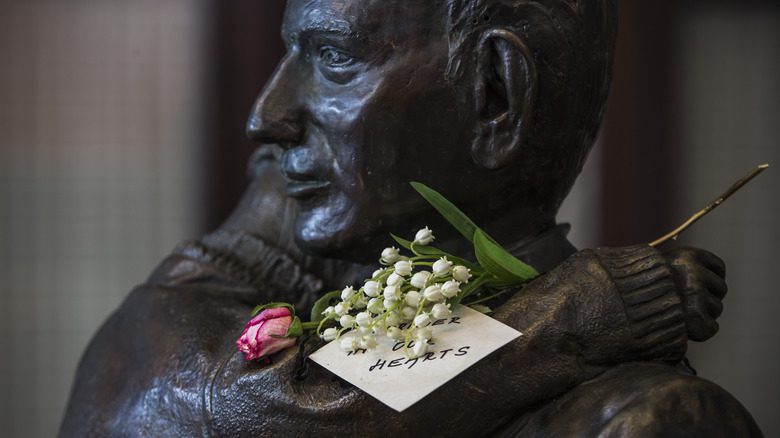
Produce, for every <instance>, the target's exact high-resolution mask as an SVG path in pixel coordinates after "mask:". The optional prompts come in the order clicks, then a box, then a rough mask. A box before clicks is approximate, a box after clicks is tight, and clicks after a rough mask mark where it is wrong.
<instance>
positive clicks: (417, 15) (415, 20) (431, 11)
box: [283, 0, 446, 36]
mask: <svg viewBox="0 0 780 438" xmlns="http://www.w3.org/2000/svg"><path fill="white" fill-rule="evenodd" d="M444 4H445V1H443V0H289V1H288V2H287V8H286V10H285V15H284V23H283V33H284V34H286V35H296V34H299V33H302V32H305V31H307V30H322V31H327V32H332V33H340V34H345V35H346V34H352V35H359V34H370V33H381V34H386V35H388V36H389V35H396V36H397V35H399V34H407V35H419V34H420V31H421V30H425V31H426V32H423V34H427V33H428V32H430V30H431V28H432V26H436V25H439V24H441V23H443V22H444V21H443V18H444V14H445V11H446V8H445V7H444Z"/></svg>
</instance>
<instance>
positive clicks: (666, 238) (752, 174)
mask: <svg viewBox="0 0 780 438" xmlns="http://www.w3.org/2000/svg"><path fill="white" fill-rule="evenodd" d="M768 168H769V165H768V164H761V165H760V166H756V168H754V169H753V170H751V171H750V172H749V173H748V174H747V175H745V176H743V177H742V178H740V179H739V180H737V182H735V183H734V184H732V186H731V187H729V188H728V190H726V191H725V192H723V193H722V194H721V195H720V196H718V197H717V198H715V199H714V200H713V201H712V202H710V203H709V204H707V205H706V206H705V207H704V208H702V209H701V210H699V211H697V212H696V213H695V214H694V215H693V216H691V217H690V218H688V220H687V221H685V222H683V223H682V225H680V226H679V227H677V228H675V229H674V230H672V231H670V232H668V233H666V234H665V235H663V236H662V237H659V238H658V239H656V240H654V241H652V242H650V243H649V244H648V245H650V246H659V245H661V244H663V243H666V242H667V241H669V240H676V239H677V237H678V236H679V235H680V234H682V232H683V231H685V230H687V229H688V228H690V227H691V225H693V224H695V223H696V222H697V221H698V220H699V219H701V218H703V217H704V216H705V215H706V214H707V213H709V212H711V211H712V210H715V208H716V207H718V206H719V205H720V204H723V202H725V201H726V199H728V198H729V197H730V196H731V195H733V194H734V193H736V192H737V191H738V190H739V189H741V188H742V187H743V186H744V185H745V184H747V183H749V182H750V181H751V180H752V179H753V178H755V177H757V176H758V175H759V174H760V173H761V172H763V171H765V170H766V169H768Z"/></svg>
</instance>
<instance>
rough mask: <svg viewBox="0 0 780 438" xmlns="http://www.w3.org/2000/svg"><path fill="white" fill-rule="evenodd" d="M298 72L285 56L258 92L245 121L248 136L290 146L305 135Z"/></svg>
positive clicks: (259, 140) (264, 141)
mask: <svg viewBox="0 0 780 438" xmlns="http://www.w3.org/2000/svg"><path fill="white" fill-rule="evenodd" d="M299 87H300V84H296V80H295V75H294V72H293V71H292V65H291V61H290V59H289V58H285V59H284V60H283V61H282V62H281V64H279V66H278V67H277V69H276V72H275V73H274V76H273V77H272V78H271V80H270V81H269V82H268V84H266V86H265V88H264V89H263V91H262V92H261V93H260V96H258V98H257V100H256V101H255V104H254V106H253V108H252V112H251V113H250V115H249V120H248V121H247V125H246V134H247V136H248V137H249V138H250V139H251V140H253V141H256V142H259V143H264V144H279V145H280V146H283V147H289V146H291V145H295V144H297V143H298V142H299V141H300V140H301V137H302V135H303V125H302V109H301V107H302V106H301V105H300V101H299V95H298V92H297V90H298V89H299Z"/></svg>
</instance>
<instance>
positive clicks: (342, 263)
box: [60, 0, 761, 437]
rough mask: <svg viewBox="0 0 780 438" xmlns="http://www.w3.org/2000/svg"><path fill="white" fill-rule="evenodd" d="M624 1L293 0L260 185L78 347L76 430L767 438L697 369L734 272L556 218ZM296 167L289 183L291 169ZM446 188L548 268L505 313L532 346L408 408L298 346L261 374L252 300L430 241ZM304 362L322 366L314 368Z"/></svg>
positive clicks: (306, 290)
mask: <svg viewBox="0 0 780 438" xmlns="http://www.w3.org/2000/svg"><path fill="white" fill-rule="evenodd" d="M615 8H616V1H614V0H579V1H578V0H446V1H445V0H425V1H415V0H402V1H397V2H389V1H385V0H370V1H367V0H290V1H288V5H287V10H286V14H285V19H284V26H283V30H282V34H283V37H284V40H285V42H286V44H287V47H288V53H287V55H286V56H285V58H284V59H283V60H282V61H281V63H280V64H279V66H278V68H277V71H276V73H275V75H274V77H273V78H272V79H271V81H270V82H269V83H268V84H267V85H266V88H265V90H264V91H263V93H262V94H261V95H260V97H259V98H258V100H257V103H256V106H255V108H254V109H253V111H252V114H251V116H250V118H249V123H248V127H247V131H248V134H249V136H250V137H252V138H253V139H255V140H257V141H258V142H259V143H261V144H263V145H265V146H264V147H262V148H261V149H259V150H258V152H257V153H256V154H255V156H254V158H253V160H252V163H250V166H251V168H252V170H253V174H254V179H253V181H252V184H251V186H250V187H249V189H248V190H247V193H246V195H245V197H244V199H243V200H242V202H241V204H240V205H239V207H238V208H237V209H236V211H235V213H234V214H233V216H232V217H231V218H230V219H229V220H228V221H227V222H226V223H225V224H224V225H223V226H222V227H221V228H220V229H219V230H217V231H216V232H214V233H212V234H210V235H208V236H206V237H204V238H203V239H200V240H199V241H193V242H185V243H184V244H182V245H181V246H180V247H179V248H177V249H176V250H175V251H174V253H173V254H172V255H171V256H169V257H168V258H166V259H165V260H164V261H163V262H162V264H161V265H160V266H159V267H158V268H157V269H156V270H155V272H154V273H153V274H152V275H151V277H150V278H149V280H148V281H147V282H146V283H145V284H144V285H142V286H140V287H138V288H137V289H135V290H134V291H133V292H131V294H130V295H129V296H128V298H127V299H126V300H125V302H124V303H123V304H122V306H121V307H120V308H119V309H118V310H117V311H116V312H115V313H114V314H113V315H112V316H111V317H110V319H109V320H108V321H107V322H106V323H105V325H104V326H103V327H102V328H101V330H100V331H99V333H98V334H97V335H96V337H95V339H94V340H93V341H92V343H91V345H90V346H89V348H88V350H87V352H86V353H85V355H84V357H83V359H82V362H81V364H80V367H79V371H78V374H77V376H76V381H75V383H74V388H73V392H72V395H71V400H70V403H69V406H68V409H67V413H66V417H65V421H64V423H63V426H62V429H61V432H60V434H61V436H63V437H69V436H79V437H81V436H106V435H121V436H125V435H129V436H320V435H335V434H341V435H345V434H346V435H350V436H351V435H358V436H418V435H419V436H425V435H431V436H481V435H496V436H597V435H598V436H667V435H672V436H760V435H761V433H760V431H759V430H758V428H757V426H756V424H755V422H754V421H753V419H752V418H751V417H750V415H749V414H748V412H747V411H746V410H745V409H744V408H743V407H742V406H741V405H740V404H739V402H737V401H736V400H735V399H734V398H733V397H732V396H730V395H729V394H728V393H727V392H725V391H724V390H723V389H721V388H720V387H718V386H717V385H715V384H713V383H710V382H708V381H706V380H703V379H700V378H698V377H696V376H694V375H693V373H692V370H691V369H690V367H688V366H687V364H686V362H685V361H684V354H685V350H686V344H687V342H688V340H689V339H692V340H697V341H703V340H706V339H708V338H709V337H711V336H712V335H714V334H715V332H716V331H717V323H716V321H715V320H716V318H717V317H718V316H719V314H720V312H721V309H722V305H721V299H722V298H723V296H724V295H725V293H726V284H725V282H724V275H725V267H724V266H723V263H722V261H720V259H718V258H717V257H716V256H714V255H712V254H710V253H708V252H706V251H703V250H698V249H678V250H673V251H670V252H667V253H661V252H659V251H658V250H656V249H654V248H651V247H649V246H646V245H638V246H633V247H627V248H615V249H595V250H584V251H579V252H577V251H576V249H575V248H574V247H573V246H572V245H571V244H570V243H569V242H568V241H567V240H566V231H567V227H566V226H564V225H556V223H555V216H556V212H557V210H558V207H559V205H560V203H561V201H562V200H563V198H564V197H565V196H566V194H567V193H568V191H569V189H570V187H571V185H572V184H573V181H574V179H575V177H576V175H577V174H578V173H579V171H580V169H581V167H582V164H583V162H584V160H585V157H586V155H587V153H588V150H589V149H590V147H591V145H592V143H593V140H594V137H595V135H596V131H597V128H598V125H599V122H600V119H601V114H602V111H603V105H604V101H605V99H606V96H607V92H608V87H609V82H610V69H611V63H612V53H613V45H614V38H615V30H616V23H615V17H616V11H615ZM280 169H281V172H280ZM411 180H418V181H422V182H424V183H426V184H428V185H430V186H432V187H435V188H437V189H438V190H440V191H442V192H443V193H444V194H445V195H447V196H448V197H449V198H450V199H451V200H452V201H453V202H455V203H456V204H458V205H459V206H461V207H462V208H463V209H464V210H465V211H466V212H467V213H468V214H469V215H470V216H471V217H473V218H474V219H475V221H476V222H477V223H479V224H481V225H483V226H484V227H485V228H486V229H487V231H488V232H489V233H490V234H491V235H492V236H494V237H496V239H497V240H498V241H499V242H502V243H503V244H505V246H507V248H508V249H510V250H511V251H512V252H513V253H514V254H515V255H518V256H519V257H520V258H522V259H523V260H525V261H526V262H528V263H529V264H531V265H533V266H534V267H536V268H537V269H538V270H540V271H541V272H545V274H544V275H542V276H541V277H539V278H538V279H536V280H535V281H533V282H532V283H530V284H528V285H527V286H526V287H525V288H523V289H522V290H521V291H520V292H519V293H517V294H515V295H514V296H512V297H511V298H509V299H508V300H506V302H504V303H502V304H501V305H500V306H499V307H498V308H497V311H496V313H495V315H494V316H495V317H496V318H497V319H499V320H501V321H504V322H505V323H507V324H509V325H511V326H513V327H516V328H518V329H519V330H521V331H522V332H523V333H524V334H525V336H523V337H521V338H519V339H517V340H516V341H513V342H512V343H510V344H509V345H507V346H506V347H504V348H502V349H500V350H498V351H497V352H495V353H494V354H492V355H490V356H489V357H488V358H486V359H484V360H482V361H481V362H479V363H478V364H476V365H475V366H473V367H472V368H470V369H469V370H467V371H466V372H464V373H463V374H462V375H460V376H458V377H457V378H455V379H454V380H452V381H450V382H449V383H447V384H445V385H444V386H443V387H442V388H440V389H439V390H437V391H435V392H434V393H432V394H431V395H430V396H428V397H427V398H425V399H423V400H422V401H420V402H419V403H417V404H416V405H414V406H413V407H412V408H410V409H408V410H406V411H404V412H403V413H396V412H395V411H393V410H391V409H390V408H388V407H386V406H384V405H382V404H381V403H379V402H378V401H376V400H374V399H373V398H371V397H370V396H368V395H366V394H364V393H362V392H361V391H359V390H357V389H356V388H354V387H352V386H351V385H349V384H346V383H345V382H343V381H341V380H340V379H339V378H337V377H335V376H334V375H332V374H330V373H329V372H328V371H326V370H324V369H323V368H320V367H318V366H316V365H307V364H306V363H305V362H303V361H302V360H301V356H300V352H299V351H297V349H290V350H286V351H284V352H280V353H278V354H276V355H275V356H274V357H273V361H272V363H271V364H259V363H247V362H245V361H244V359H243V358H242V356H241V354H240V353H239V352H237V351H236V349H235V346H234V340H235V338H236V337H237V335H238V334H239V333H240V332H241V329H242V328H243V325H244V323H245V322H246V320H247V318H248V314H249V311H250V310H251V308H252V307H253V306H254V305H255V304H257V303H263V302H267V301H271V300H285V301H289V302H293V303H296V305H297V306H298V307H300V308H305V307H307V306H310V305H311V303H312V302H313V300H314V299H316V297H317V295H318V294H319V293H321V292H322V291H323V290H329V289H334V288H340V287H342V286H343V285H344V284H347V283H351V282H355V281H356V280H358V279H361V278H364V277H366V276H367V273H368V272H370V271H367V270H368V269H371V268H370V267H369V266H368V264H369V263H371V262H372V260H371V259H372V258H373V255H374V254H376V253H378V251H379V249H381V248H382V247H384V246H387V243H388V240H387V239H388V237H387V236H388V232H391V231H392V232H395V233H407V234H408V233H410V232H412V231H413V230H416V229H418V228H420V227H422V226H424V225H430V226H432V227H435V229H436V230H438V231H437V233H438V237H439V239H438V240H437V243H438V244H439V246H441V247H443V248H445V249H448V250H450V251H452V252H456V253H465V252H467V251H468V247H467V246H465V245H464V243H465V242H461V241H460V240H459V239H457V238H456V235H455V233H454V231H453V232H451V233H450V234H448V235H447V234H446V233H447V230H448V227H447V226H446V225H443V224H442V223H441V221H440V220H438V219H437V218H436V214H435V212H434V211H433V210H432V209H430V208H429V207H427V206H426V204H425V203H424V201H422V200H421V199H420V198H419V197H417V196H416V195H415V194H414V193H413V191H412V190H411V188H410V187H409V185H408V182H409V181H411ZM307 366H308V372H303V371H306V370H305V368H306V367H307Z"/></svg>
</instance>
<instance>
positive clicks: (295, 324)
mask: <svg viewBox="0 0 780 438" xmlns="http://www.w3.org/2000/svg"><path fill="white" fill-rule="evenodd" d="M301 336H303V325H301V319H300V318H298V317H297V316H296V317H295V318H293V320H292V323H291V324H290V326H289V327H287V333H285V334H284V337H285V338H298V337H301Z"/></svg>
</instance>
